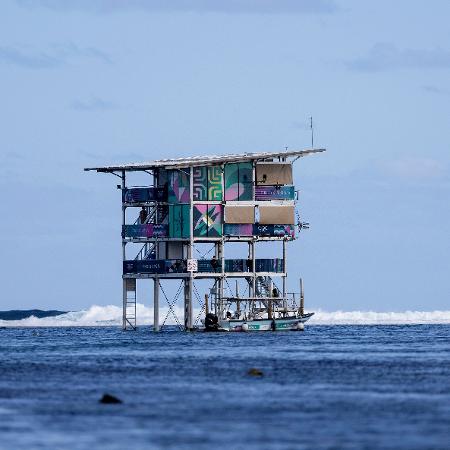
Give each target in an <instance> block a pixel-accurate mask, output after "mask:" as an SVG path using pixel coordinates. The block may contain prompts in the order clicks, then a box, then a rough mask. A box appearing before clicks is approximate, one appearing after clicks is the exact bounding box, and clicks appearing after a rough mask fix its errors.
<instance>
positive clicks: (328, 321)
mask: <svg viewBox="0 0 450 450" xmlns="http://www.w3.org/2000/svg"><path fill="white" fill-rule="evenodd" d="M174 312H175V315H176V316H177V318H178V320H179V322H180V323H182V322H183V308H182V307H179V306H175V307H174ZM167 313H168V308H167V307H165V308H163V307H161V308H160V312H159V316H160V322H161V323H162V322H163V321H164V318H165V317H166V315H167ZM199 313H200V310H198V309H197V310H194V318H196V317H197V316H198V314H199ZM137 318H138V321H137V323H138V325H152V324H153V308H152V307H147V306H144V305H142V304H139V303H138V304H137ZM165 323H166V324H167V325H175V324H176V320H175V318H174V317H173V315H172V313H170V314H169V315H168V318H167V320H166V322H165ZM309 323H310V324H311V325H314V324H315V325H384V324H386V325H389V324H392V325H394V324H398V325H404V324H450V311H404V312H375V311H332V312H331V311H323V310H320V309H319V310H316V314H315V315H314V316H313V317H312V319H311V321H310V322H309ZM121 324H122V308H121V307H119V306H114V305H108V306H98V305H93V306H91V307H90V308H89V309H86V310H82V311H72V312H68V313H65V314H61V315H58V316H54V317H42V318H38V317H35V316H30V317H27V318H25V319H21V320H0V326H2V327H81V326H111V325H114V326H115V325H117V326H120V325H121Z"/></svg>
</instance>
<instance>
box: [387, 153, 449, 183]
mask: <svg viewBox="0 0 450 450" xmlns="http://www.w3.org/2000/svg"><path fill="white" fill-rule="evenodd" d="M379 169H380V172H381V173H383V174H385V175H388V176H392V177H395V178H402V179H410V180H430V179H437V178H442V177H443V176H445V175H446V173H447V166H446V165H445V164H444V163H443V162H441V161H438V160H436V159H432V158H426V157H407V158H400V159H396V160H391V161H384V162H383V163H382V164H380V165H379Z"/></svg>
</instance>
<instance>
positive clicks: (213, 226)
mask: <svg viewBox="0 0 450 450" xmlns="http://www.w3.org/2000/svg"><path fill="white" fill-rule="evenodd" d="M222 217H223V211H222V205H208V204H202V205H194V210H193V221H194V224H193V225H194V236H195V237H220V236H222Z"/></svg>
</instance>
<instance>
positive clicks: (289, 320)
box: [219, 313, 314, 331]
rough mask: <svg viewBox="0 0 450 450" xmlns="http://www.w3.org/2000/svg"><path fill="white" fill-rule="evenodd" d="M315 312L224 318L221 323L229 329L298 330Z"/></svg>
mask: <svg viewBox="0 0 450 450" xmlns="http://www.w3.org/2000/svg"><path fill="white" fill-rule="evenodd" d="M313 314H314V313H309V314H304V315H303V316H301V317H284V318H278V319H255V320H222V321H220V324H219V325H220V327H221V328H222V329H224V330H227V331H298V330H300V329H303V327H302V325H299V324H303V323H305V322H306V321H308V320H309V319H310V318H311V316H312V315H313Z"/></svg>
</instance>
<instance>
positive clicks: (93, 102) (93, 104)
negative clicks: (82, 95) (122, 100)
mask: <svg viewBox="0 0 450 450" xmlns="http://www.w3.org/2000/svg"><path fill="white" fill-rule="evenodd" d="M70 108H71V109H74V110H75V111H89V112H90V111H110V110H112V109H117V105H116V104H115V103H112V102H109V101H107V100H103V99H101V98H98V97H92V98H90V99H89V100H86V101H81V100H76V101H74V102H72V103H71V104H70Z"/></svg>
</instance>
